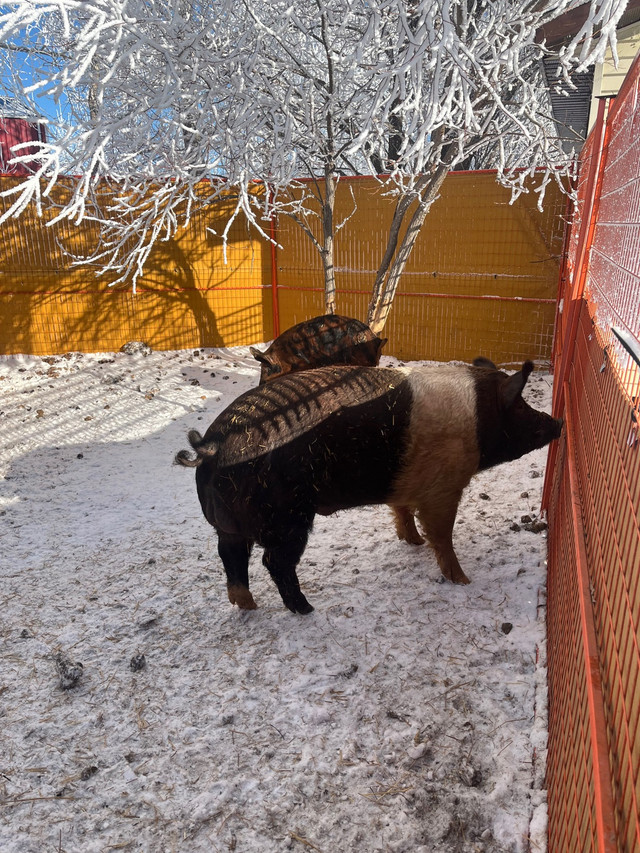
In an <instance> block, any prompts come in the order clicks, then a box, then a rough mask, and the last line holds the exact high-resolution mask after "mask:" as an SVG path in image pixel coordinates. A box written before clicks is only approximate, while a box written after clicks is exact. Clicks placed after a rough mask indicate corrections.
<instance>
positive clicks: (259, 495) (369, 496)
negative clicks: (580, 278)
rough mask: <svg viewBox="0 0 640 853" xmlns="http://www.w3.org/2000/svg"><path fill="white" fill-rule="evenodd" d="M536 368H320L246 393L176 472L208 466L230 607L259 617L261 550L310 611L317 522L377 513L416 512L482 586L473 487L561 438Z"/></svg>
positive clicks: (211, 512)
mask: <svg viewBox="0 0 640 853" xmlns="http://www.w3.org/2000/svg"><path fill="white" fill-rule="evenodd" d="M532 370H533V364H532V363H531V362H530V361H527V362H525V363H524V364H523V366H522V370H520V371H518V372H517V373H515V374H513V375H512V376H508V375H507V374H506V373H503V372H502V371H500V370H498V369H497V368H496V367H495V366H494V365H493V364H492V362H490V361H488V360H487V359H476V361H475V362H474V364H473V365H450V364H442V365H429V366H415V367H410V368H400V369H392V368H381V367H349V366H334V367H321V368H318V369H317V370H310V371H305V372H302V373H296V374H292V375H289V376H284V377H282V378H281V379H277V380H274V381H272V382H268V383H266V384H264V385H261V386H259V387H258V388H254V389H252V390H250V391H247V392H246V393H244V394H242V395H241V396H240V397H238V399H236V400H235V401H234V402H233V403H231V405H230V406H228V407H227V408H226V409H225V410H224V411H223V412H222V413H221V414H220V415H219V416H218V417H217V418H216V420H215V421H214V422H213V423H212V424H211V426H210V427H209V429H208V430H207V432H206V434H205V436H204V438H203V437H201V436H200V434H199V433H198V432H196V431H195V430H192V431H191V432H190V433H189V441H190V444H191V446H192V447H193V449H194V450H195V452H196V455H195V457H193V456H191V455H190V454H189V453H188V451H185V450H183V451H180V452H179V453H178V454H177V456H176V462H178V463H179V464H182V465H188V466H191V467H196V469H197V470H196V485H197V490H198V497H199V499H200V503H201V506H202V510H203V512H204V515H205V517H206V518H207V520H208V521H209V522H210V524H212V525H213V527H215V529H216V531H217V533H218V553H219V555H220V557H221V559H222V562H223V565H224V568H225V571H226V575H227V591H228V595H229V600H230V601H231V603H232V604H237V605H238V606H239V607H240V608H242V609H246V610H252V609H254V608H255V607H256V604H255V601H254V599H253V596H252V595H251V592H250V591H249V573H248V563H249V555H250V553H251V549H252V547H253V545H254V543H256V542H257V543H258V544H259V545H261V546H262V547H263V548H264V555H263V563H264V565H265V566H266V568H267V569H268V570H269V572H270V574H271V577H272V578H273V580H274V581H275V583H276V586H277V587H278V590H279V592H280V595H281V596H282V600H283V602H284V603H285V605H286V606H287V607H288V608H289V609H290V610H291V611H293V612H294V613H295V612H297V613H309V612H310V611H311V610H312V609H313V608H312V606H311V605H310V604H309V602H308V601H307V599H306V598H305V596H304V594H303V593H302V591H301V590H300V584H299V582H298V577H297V575H296V567H297V565H298V561H299V560H300V557H301V556H302V554H303V552H304V549H305V546H306V544H307V538H308V535H309V531H310V529H311V527H312V525H313V519H314V516H315V515H316V513H319V514H321V515H329V514H331V513H333V512H336V511H337V510H341V509H349V508H351V507H357V506H364V505H366V504H385V503H386V504H390V505H391V506H392V507H404V508H410V509H411V510H414V511H415V512H416V513H417V516H418V520H419V522H420V525H421V526H422V528H423V530H424V532H425V534H426V536H427V539H428V540H429V542H430V544H431V545H432V547H433V549H434V551H435V554H436V557H437V560H438V563H439V565H440V569H441V571H442V574H443V575H444V577H445V578H447V579H449V580H451V581H453V582H454V583H469V580H468V578H467V577H466V575H465V574H464V572H463V571H462V569H461V567H460V563H459V562H458V558H457V557H456V554H455V552H454V550H453V543H452V538H451V537H452V531H453V526H454V522H455V517H456V512H457V509H458V503H459V501H460V497H461V495H462V492H463V490H464V488H465V487H466V486H467V484H468V483H469V481H470V479H471V477H472V476H473V475H474V474H475V473H476V472H477V471H481V470H483V469H485V468H489V467H491V466H492V465H498V464H499V463H501V462H508V461H509V460H512V459H518V458H519V457H520V456H523V455H524V454H525V453H529V452H530V451H531V450H535V449H536V448H539V447H543V446H544V445H546V444H548V443H549V442H550V441H552V440H553V439H555V438H558V437H559V435H560V432H561V429H562V421H560V420H556V419H554V418H552V417H551V416H550V415H547V414H545V413H544V412H539V411H536V410H535V409H532V408H531V407H530V406H529V405H527V403H525V401H524V400H523V399H522V390H523V388H524V385H525V383H526V381H527V378H528V377H529V374H530V373H531V371H532Z"/></svg>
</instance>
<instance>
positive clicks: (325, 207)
mask: <svg viewBox="0 0 640 853" xmlns="http://www.w3.org/2000/svg"><path fill="white" fill-rule="evenodd" d="M337 183H338V181H337V180H336V176H335V174H334V173H333V172H332V171H331V170H329V169H327V171H326V172H325V176H324V186H325V196H324V202H323V204H322V248H321V250H320V256H321V257H322V269H323V272H324V309H325V313H326V314H335V312H336V275H335V267H334V241H333V211H334V207H335V201H336V185H337Z"/></svg>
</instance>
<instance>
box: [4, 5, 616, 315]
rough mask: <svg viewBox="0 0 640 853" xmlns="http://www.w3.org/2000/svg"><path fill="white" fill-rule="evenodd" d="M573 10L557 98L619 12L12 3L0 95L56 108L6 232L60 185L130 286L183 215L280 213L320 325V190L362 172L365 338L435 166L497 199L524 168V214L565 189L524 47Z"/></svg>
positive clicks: (328, 272)
mask: <svg viewBox="0 0 640 853" xmlns="http://www.w3.org/2000/svg"><path fill="white" fill-rule="evenodd" d="M580 5H583V6H584V10H585V13H584V16H583V17H584V23H583V25H582V27H581V29H580V31H579V32H577V33H576V34H575V36H574V38H573V39H572V40H571V41H570V42H569V43H568V44H566V45H564V46H563V47H562V48H561V49H560V50H559V68H560V74H559V76H558V79H557V81H556V83H555V84H554V85H557V86H559V87H564V88H565V89H567V90H569V89H570V87H571V85H572V84H571V76H572V74H573V73H574V72H576V71H580V70H582V69H583V68H584V67H586V66H587V65H588V64H590V63H592V62H594V61H597V60H599V59H601V58H602V57H603V56H604V52H605V50H606V48H607V47H608V46H609V45H611V47H612V49H613V51H614V54H615V27H616V23H617V21H618V20H619V18H620V17H621V15H622V13H623V11H624V8H625V6H626V0H590V2H589V3H586V4H581V3H579V2H576V0H232V2H231V0H203V2H192V3H191V2H187V0H14V2H9V3H7V4H5V5H4V6H3V7H2V14H1V16H0V48H2V50H1V51H0V53H1V55H2V59H3V63H4V69H3V74H2V78H1V79H2V86H3V87H4V88H5V89H7V90H9V92H8V93H9V94H11V95H13V96H16V97H19V98H21V99H22V100H23V101H25V102H27V103H29V104H30V105H31V106H33V105H34V104H35V103H36V102H37V97H38V96H43V95H46V96H48V97H50V98H53V99H54V100H55V101H57V102H58V103H59V104H60V105H61V109H60V112H59V118H58V119H57V120H52V121H51V125H50V128H49V138H48V141H47V142H46V143H44V144H42V145H41V146H40V150H39V153H38V154H37V168H36V169H35V171H34V174H33V175H32V176H29V177H26V178H25V179H24V180H22V181H21V182H20V184H19V185H18V186H16V187H15V188H12V189H11V190H9V191H7V192H8V193H9V194H10V195H11V202H12V203H11V204H10V206H9V207H8V209H7V212H6V214H5V217H8V216H13V215H19V214H20V213H21V212H22V211H23V210H24V209H25V207H26V205H28V204H29V203H30V202H35V203H36V204H37V205H41V204H42V203H43V201H44V199H45V198H46V197H47V194H48V193H49V192H50V188H51V187H52V186H53V185H54V184H55V182H56V181H57V180H58V179H59V178H60V177H61V176H63V175H64V174H67V175H77V176H78V177H77V178H76V179H75V180H74V184H73V191H72V192H71V194H70V197H69V199H68V201H67V202H66V203H65V204H64V205H63V206H62V207H61V208H60V209H59V210H58V211H57V217H59V218H60V217H68V218H71V219H73V220H75V221H81V220H82V219H83V218H94V219H97V220H98V221H99V224H100V227H101V242H100V246H99V248H98V250H97V253H96V255H94V256H93V258H92V259H93V260H94V261H95V260H96V259H99V260H100V261H101V263H102V264H103V266H104V268H105V269H108V270H115V271H116V272H117V274H118V275H119V276H120V278H121V279H122V280H125V279H127V280H133V282H134V284H135V280H136V278H137V277H138V276H139V275H141V274H142V273H143V270H144V263H145V261H146V259H147V257H148V253H149V251H150V249H151V247H152V245H153V244H154V242H155V241H156V240H159V239H163V238H169V237H171V236H173V235H174V234H175V233H176V231H177V230H178V229H179V228H180V227H182V226H184V225H185V224H186V223H187V222H188V221H189V219H190V217H191V215H192V214H193V212H194V210H195V209H196V208H197V207H198V206H200V205H209V204H212V203H216V202H217V201H219V200H221V199H225V200H226V203H227V204H228V203H229V200H230V199H231V200H232V209H231V212H230V215H229V225H230V224H231V222H232V221H233V219H234V218H235V217H236V216H238V215H239V214H240V213H241V212H243V213H244V214H245V215H246V216H247V217H248V219H249V221H250V222H251V223H253V224H254V225H255V226H256V227H258V228H259V229H261V230H263V231H265V229H266V222H267V220H268V219H269V217H271V216H272V215H275V214H278V215H288V216H290V217H292V218H293V219H294V220H295V221H296V222H297V223H298V224H299V225H300V226H301V227H302V228H303V229H304V230H305V232H306V233H307V234H308V236H309V238H310V239H311V240H312V241H313V242H314V245H315V246H316V248H317V249H318V251H319V252H320V256H321V258H322V264H323V270H324V276H325V293H326V298H325V304H326V309H327V310H328V311H333V310H334V309H335V275H334V239H335V235H336V233H337V231H338V230H339V229H340V227H342V225H344V222H336V220H335V215H334V214H335V196H336V188H337V185H338V182H339V181H340V178H341V177H343V176H346V175H353V174H377V175H379V180H380V183H381V186H382V187H383V188H384V191H386V192H387V193H389V194H392V195H394V196H395V200H396V203H395V211H394V216H393V220H392V223H391V227H390V230H389V235H388V242H387V245H386V246H385V247H382V248H381V256H380V259H379V267H378V273H377V275H376V279H375V282H374V283H373V287H372V298H371V304H370V308H369V317H368V319H369V322H370V324H371V325H372V328H373V329H374V330H376V331H380V329H381V328H382V327H383V326H384V323H385V321H386V318H387V315H388V312H389V308H390V306H391V303H392V300H393V296H394V294H395V291H396V288H397V284H398V281H399V278H400V276H401V274H402V271H403V269H404V267H405V265H406V262H407V259H408V257H409V255H410V252H411V249H412V247H413V244H414V242H415V239H416V236H417V234H418V233H419V231H420V228H421V227H422V224H423V222H424V220H425V217H426V215H427V213H428V211H429V208H430V206H431V204H432V203H433V201H434V200H435V198H436V197H437V195H438V191H439V188H440V186H441V184H442V181H443V180H444V177H445V175H446V173H447V171H448V170H449V169H452V168H455V167H456V166H458V165H459V164H462V163H468V162H469V160H470V159H473V160H474V161H475V162H476V163H478V164H482V165H483V166H492V167H493V168H495V169H496V170H497V179H498V181H500V182H501V183H502V184H504V185H505V186H507V187H510V188H511V190H512V192H513V195H514V197H515V196H517V195H518V194H519V193H520V192H522V191H524V189H525V182H526V181H527V180H528V179H529V178H530V177H531V176H532V175H533V173H534V171H536V170H538V171H537V175H536V183H537V191H538V192H539V193H540V199H541V200H542V197H543V195H544V188H545V187H546V185H547V184H548V182H549V181H550V180H555V181H558V182H560V183H562V184H564V186H565V187H566V186H567V181H568V179H570V178H571V176H572V175H573V169H574V165H575V161H574V158H573V156H572V155H571V154H567V153H565V151H564V150H563V147H562V144H561V140H559V139H558V138H557V137H556V135H555V132H554V130H553V124H552V122H551V121H550V115H549V104H548V97H547V92H546V90H545V84H544V82H543V78H542V74H541V68H540V65H541V60H542V58H543V56H544V55H545V54H546V53H547V52H548V51H549V48H547V46H546V45H545V44H544V42H543V41H542V40H541V38H540V36H539V33H540V32H541V28H542V27H543V26H544V25H546V24H549V23H550V22H552V21H553V20H554V19H555V18H557V17H559V16H560V15H562V14H563V13H565V12H566V11H567V10H570V9H573V8H575V7H577V6H580ZM16 155H17V156H18V157H19V156H20V152H16ZM25 156H26V155H25ZM28 156H29V159H30V162H32V163H33V149H30V150H29V155H28ZM105 178H108V179H109V183H108V186H109V194H108V196H107V201H106V202H105V200H104V198H103V199H102V200H101V203H100V204H97V203H96V200H95V195H96V192H97V191H98V190H99V189H100V188H101V187H104V181H103V179H105ZM203 178H209V179H211V180H210V181H209V182H208V183H207V184H203V183H202V179H203ZM302 178H305V179H306V180H305V181H302V180H301V179H302ZM256 181H258V182H261V183H262V185H263V186H264V187H265V188H266V191H265V192H263V193H256V192H255V191H254V189H255V185H256ZM228 227H229V226H228ZM223 236H224V235H223Z"/></svg>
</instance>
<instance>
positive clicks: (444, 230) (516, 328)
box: [0, 172, 565, 365]
mask: <svg viewBox="0 0 640 853" xmlns="http://www.w3.org/2000/svg"><path fill="white" fill-rule="evenodd" d="M15 180H16V179H15V178H9V177H3V178H0V186H1V188H2V189H6V188H8V187H9V186H10V185H11V182H15ZM68 191H69V190H68V189H66V190H65V189H64V188H56V195H55V197H54V201H57V202H60V201H61V199H62V195H63V194H64V193H65V192H68ZM260 191H261V190H260V189H257V190H256V192H260ZM509 200H510V196H509V193H508V192H507V191H506V190H504V189H503V188H501V187H499V186H498V185H497V184H496V182H495V175H494V174H493V173H484V172H468V173H451V174H450V175H449V176H448V177H447V178H446V180H445V182H444V185H443V187H442V191H441V197H440V198H439V199H438V200H437V201H436V202H435V204H434V206H433V208H432V210H431V212H430V213H429V216H428V217H427V221H426V223H425V226H424V228H423V230H422V232H421V234H420V235H419V237H418V241H417V243H416V246H415V249H414V251H413V254H412V256H411V258H410V260H409V263H408V265H407V268H406V271H405V273H404V275H403V277H402V280H401V282H400V289H399V292H398V294H397V297H396V301H395V303H394V305H393V307H392V310H391V314H390V317H389V322H388V325H387V328H386V329H385V331H384V334H385V335H386V336H387V337H388V338H389V344H388V345H387V348H386V349H385V353H387V354H392V355H396V356H397V357H399V358H404V359H414V358H430V359H436V360H442V361H446V360H451V359H461V360H470V359H472V358H474V357H475V356H476V355H479V354H483V355H486V356H488V357H490V358H493V359H494V361H496V362H497V363H499V364H503V365H510V364H514V363H516V362H519V361H522V360H524V359H526V358H534V359H537V360H539V361H548V359H549V357H550V351H551V341H552V336H553V323H554V306H555V299H556V293H557V287H558V269H559V256H560V254H561V246H562V233H563V227H564V218H563V215H562V214H564V211H565V201H564V198H563V197H562V196H561V194H560V193H559V192H558V191H557V190H556V189H555V188H551V189H550V190H549V191H548V193H547V199H546V202H545V210H544V213H540V212H539V211H538V210H537V209H536V202H537V196H536V195H535V194H534V193H529V194H527V195H525V196H523V197H521V199H519V200H518V201H517V202H516V203H515V204H514V205H510V204H509ZM1 203H2V202H0V204H1ZM4 203H5V204H7V202H6V201H5V202H4ZM230 205H231V202H229V203H228V205H226V204H225V203H224V202H222V203H218V204H214V205H209V206H206V207H204V208H202V209H200V210H198V212H197V213H196V215H195V216H194V217H193V219H192V221H191V223H190V225H189V226H188V227H187V228H185V229H183V230H182V231H181V232H179V234H178V235H177V236H176V238H175V239H172V240H168V241H166V242H159V243H158V244H156V246H155V247H154V249H153V250H152V252H151V255H150V257H149V261H148V263H147V265H146V268H145V274H144V276H143V277H142V278H141V279H140V280H139V282H138V287H137V292H136V293H135V294H134V293H133V292H132V288H131V286H130V285H122V284H119V285H113V286H110V285H111V282H112V281H113V279H111V281H110V280H109V279H108V278H107V277H104V276H97V275H96V273H97V270H96V269H92V268H91V267H77V266H74V265H73V263H72V258H71V256H70V254H69V252H70V251H72V252H76V253H78V254H88V253H90V252H91V250H92V249H93V248H94V247H95V245H96V241H97V232H96V229H95V227H94V226H91V224H85V223H83V224H82V225H81V226H79V227H75V226H73V225H71V224H70V223H68V222H60V223H56V224H55V225H53V226H47V224H46V222H47V221H49V220H50V218H51V216H52V215H53V214H52V213H51V212H49V213H47V214H46V215H45V217H44V219H39V218H38V217H37V216H36V215H35V213H34V212H33V211H28V212H27V214H26V215H25V216H23V217H22V218H20V219H16V220H9V221H8V222H7V223H6V224H5V226H3V228H2V230H1V231H0V240H1V242H2V257H3V261H2V265H1V267H0V317H1V323H0V352H2V353H5V354H6V353H15V352H30V353H34V354H45V353H60V352H66V351H69V350H81V351H111V350H114V349H118V348H119V347H120V346H121V345H122V344H123V343H125V342H126V341H128V340H144V341H145V342H146V343H148V344H149V345H150V346H151V347H153V348H154V349H183V348H189V347H199V346H234V345H240V344H251V343H256V342H259V341H268V340H270V339H271V338H272V337H273V335H274V328H276V327H278V326H279V329H280V330H281V331H283V330H284V329H286V328H288V327H289V326H291V325H293V324H294V323H298V322H300V321H302V320H305V319H308V318H309V317H313V316H316V315H318V314H322V313H324V293H323V278H322V267H321V262H320V256H319V254H318V252H317V250H316V249H315V248H314V247H313V245H312V242H311V240H310V239H309V237H308V236H307V235H306V234H305V233H304V232H303V231H302V229H301V228H300V227H299V226H298V225H296V224H295V223H294V222H292V221H291V220H289V219H287V218H286V217H280V220H279V222H278V224H277V239H278V247H277V249H274V247H272V246H271V244H270V243H269V241H268V240H266V239H264V238H263V237H261V236H260V235H259V234H258V233H257V232H256V231H255V230H252V229H250V227H249V226H248V225H247V223H246V222H245V221H244V220H243V219H241V218H238V219H237V220H236V222H235V223H234V225H233V227H232V229H231V231H230V234H229V241H228V245H227V257H226V261H225V258H224V253H223V245H222V239H221V237H220V236H216V234H217V235H220V234H221V233H222V231H223V230H224V226H225V222H226V219H227V217H228V216H229V212H230V209H231V207H230ZM393 209H394V201H393V199H392V198H390V197H389V196H388V195H385V193H384V192H383V190H382V188H381V185H380V184H379V182H378V181H376V180H375V179H373V178H363V179H349V180H344V181H341V182H340V183H339V185H338V193H337V202H336V222H341V221H343V220H346V222H345V225H344V227H343V228H341V229H340V230H339V231H338V234H337V237H336V253H337V254H336V279H337V286H338V296H337V310H338V312H339V313H341V314H346V315H348V316H353V317H357V318H359V319H361V320H366V316H367V306H368V303H369V299H370V295H371V289H372V286H373V281H374V278H375V270H376V269H377V266H378V264H379V262H380V258H381V256H382V252H383V251H384V246H385V241H386V236H387V231H388V227H389V223H390V221H391V218H392V216H393ZM213 232H215V233H213ZM274 271H275V277H274ZM274 278H275V280H274ZM274 291H275V292H274ZM274 296H275V304H276V306H277V312H278V315H277V316H274V309H273V306H274Z"/></svg>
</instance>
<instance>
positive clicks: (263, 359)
mask: <svg viewBox="0 0 640 853" xmlns="http://www.w3.org/2000/svg"><path fill="white" fill-rule="evenodd" d="M249 352H250V353H251V355H252V356H253V357H254V358H255V359H256V361H259V362H264V363H265V364H271V362H270V361H269V358H268V356H266V355H265V354H264V353H263V352H262V351H261V350H259V349H256V348H255V347H249Z"/></svg>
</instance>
